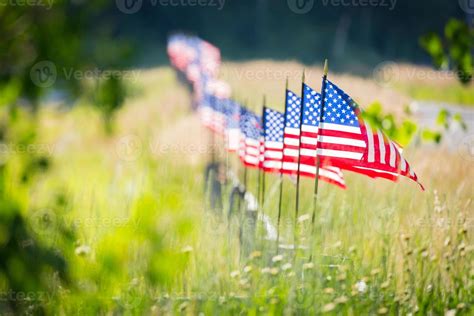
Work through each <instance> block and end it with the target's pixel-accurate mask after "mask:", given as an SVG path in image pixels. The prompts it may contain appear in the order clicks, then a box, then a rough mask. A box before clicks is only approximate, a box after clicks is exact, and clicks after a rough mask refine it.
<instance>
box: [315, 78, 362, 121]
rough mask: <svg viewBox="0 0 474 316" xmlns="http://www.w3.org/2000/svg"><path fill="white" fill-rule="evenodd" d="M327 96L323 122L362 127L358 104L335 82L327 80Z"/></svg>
mask: <svg viewBox="0 0 474 316" xmlns="http://www.w3.org/2000/svg"><path fill="white" fill-rule="evenodd" d="M325 86H326V88H325V92H326V97H325V99H324V105H325V106H324V113H323V117H322V122H324V123H332V124H339V125H345V126H353V127H360V126H359V120H358V119H357V114H356V113H355V109H356V107H357V104H356V103H355V102H354V101H353V100H352V99H351V97H350V96H348V95H347V94H346V93H345V92H344V91H342V90H341V89H340V88H339V87H337V86H336V85H335V84H334V83H332V82H330V81H329V80H326V84H325Z"/></svg>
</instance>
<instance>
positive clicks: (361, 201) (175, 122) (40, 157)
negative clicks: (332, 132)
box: [0, 0, 474, 315]
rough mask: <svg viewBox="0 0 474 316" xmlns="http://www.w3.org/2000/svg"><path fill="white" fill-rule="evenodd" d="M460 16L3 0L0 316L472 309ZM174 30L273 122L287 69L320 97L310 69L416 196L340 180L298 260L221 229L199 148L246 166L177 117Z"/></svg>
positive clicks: (233, 228)
mask: <svg viewBox="0 0 474 316" xmlns="http://www.w3.org/2000/svg"><path fill="white" fill-rule="evenodd" d="M473 14H474V4H473V2H472V1H470V0H459V1H458V0H455V1H446V0H431V1H428V0H420V1H409V0H397V1H395V0H393V1H392V2H391V1H388V0H380V1H374V0H373V1H370V0H367V1H365V0H351V1H338V0H327V1H326V0H319V1H316V0H315V1H311V0H306V1H304V0H299V1H298V0H287V1H284V0H282V1H273V0H272V1H271V0H256V1H248V0H239V1H236V0H233V1H230V0H228V1H221V2H219V1H218V0H161V1H160V0H116V1H105V0H99V1H84V0H72V1H66V0H57V1H56V0H29V1H24V0H0V34H1V38H0V315H3V314H7V315H13V314H52V315H54V314H67V315H69V314H71V315H74V314H78V315H88V314H117V315H122V314H127V315H139V314H140V315H141V314H156V315H163V314H169V315H173V314H177V313H186V314H198V313H201V312H202V313H204V314H237V313H239V314H254V315H256V314H259V313H261V314H295V313H300V314H310V315H314V314H320V313H332V314H341V313H342V314H354V315H357V314H359V315H364V314H372V315H374V314H380V315H384V314H392V315H399V314H415V313H419V314H433V315H442V314H445V315H458V314H461V315H462V314H464V315H470V314H472V306H473V304H474V301H473V297H474V295H473V293H474V261H473V257H474V246H473V234H474V232H473V229H474V218H473V214H474V212H473V201H472V197H473V196H474V182H473V179H474V168H473V162H474V136H473V130H474V114H473V113H474V107H473V106H474V86H473V82H472V74H473V68H472V66H473V45H474V40H473V38H474V30H473V23H474V19H473ZM176 32H182V33H185V34H189V35H196V36H199V37H201V38H203V39H205V40H207V41H209V42H211V43H212V44H214V45H215V46H217V47H218V48H219V49H220V50H221V55H222V60H223V62H222V65H221V67H220V73H219V79H222V80H225V81H226V82H228V83H229V84H230V86H231V88H232V91H233V97H234V98H236V99H237V100H238V101H239V102H241V103H245V104H246V105H247V106H248V107H249V108H252V109H254V110H255V111H260V110H261V106H262V99H263V96H264V95H265V96H266V100H267V103H268V105H269V106H271V107H272V108H274V109H279V110H283V107H284V102H283V96H284V87H285V80H286V79H288V80H289V87H290V88H291V89H293V90H294V91H299V89H300V88H301V75H302V72H303V69H305V71H306V81H307V83H308V84H309V85H311V86H312V87H314V88H315V89H318V88H319V87H320V84H321V82H320V80H321V79H320V78H321V75H322V64H323V61H324V59H325V58H328V59H329V65H330V78H331V80H332V81H334V82H336V83H338V85H340V86H341V87H342V88H343V89H344V90H345V91H346V92H347V93H349V94H350V95H351V96H352V97H353V98H354V99H355V100H357V101H358V103H359V104H360V105H361V107H362V108H363V109H364V110H365V112H366V114H367V115H368V116H367V118H368V119H370V120H371V122H373V123H374V124H375V125H377V126H378V127H379V128H381V129H383V130H384V132H385V133H386V134H387V135H389V136H390V137H391V138H393V139H395V140H397V141H398V142H400V143H401V144H402V145H404V146H405V150H404V156H405V157H406V158H407V159H408V161H409V162H410V163H411V165H412V166H413V167H414V169H415V170H416V171H417V174H418V175H419V177H420V180H421V182H422V183H423V184H424V185H425V187H426V191H425V192H421V191H420V190H419V188H418V187H417V186H416V184H413V183H410V182H409V181H400V183H390V182H387V181H383V180H376V181H375V180H371V179H365V178H363V177H361V176H358V175H353V174H352V175H351V174H349V173H347V174H346V181H347V184H348V187H349V189H348V190H346V191H342V190H339V189H337V188H332V187H329V186H327V185H326V186H325V185H321V188H320V204H319V205H320V206H319V208H318V210H319V212H318V217H317V220H316V226H315V231H316V232H317V234H315V237H314V245H315V248H314V253H315V254H316V255H315V258H314V262H313V263H312V264H308V262H307V258H306V257H305V254H301V256H300V257H299V259H298V260H296V261H294V260H293V258H294V256H293V254H292V252H291V250H290V251H282V252H281V253H279V255H278V256H277V255H276V253H275V251H274V247H273V243H272V242H269V241H267V240H265V229H264V228H263V227H262V226H261V225H257V228H255V227H254V226H252V225H249V224H248V222H247V221H245V220H244V221H242V218H239V217H228V216H227V215H228V214H227V213H226V209H227V207H228V205H227V202H226V201H227V198H228V194H229V193H230V190H231V188H232V187H231V185H232V183H231V181H230V179H226V177H225V176H224V177H223V178H224V179H221V180H222V185H223V191H222V194H223V198H224V201H225V203H224V206H225V207H224V210H221V212H216V211H213V210H210V208H209V205H208V200H207V199H206V197H205V195H204V193H203V188H204V184H205V182H206V178H205V176H204V170H205V168H206V166H207V164H208V162H209V159H210V156H211V154H214V155H216V157H217V158H218V159H219V160H220V161H222V162H224V161H225V162H226V163H227V164H228V166H229V167H231V169H232V171H233V174H234V176H235V177H236V178H239V179H242V173H243V169H242V167H241V166H240V165H239V163H238V161H237V159H236V157H234V156H232V155H229V154H227V153H226V152H225V151H223V150H222V148H223V144H222V143H221V142H220V141H217V144H213V143H212V142H210V141H209V139H210V137H209V133H208V131H207V130H205V129H204V128H203V127H202V126H201V124H200V122H199V119H198V116H197V115H196V113H194V112H193V111H192V110H191V107H190V104H191V98H192V96H191V94H190V91H189V90H188V88H187V87H186V86H185V85H183V84H182V83H180V82H179V81H178V80H177V79H178V78H177V76H176V73H175V71H174V69H172V68H171V67H170V65H169V61H168V56H167V54H166V44H167V38H168V36H169V35H170V34H173V33H176ZM248 177H249V187H248V189H249V191H251V192H253V193H254V194H256V190H257V186H256V179H257V177H258V175H257V172H256V171H249V174H248ZM267 181H268V186H267V190H268V191H267V203H266V204H265V205H264V207H263V211H264V212H265V214H266V215H267V216H268V218H269V221H270V224H272V225H275V222H276V216H277V215H276V214H277V209H278V205H277V201H278V198H277V197H278V184H279V178H278V176H272V175H269V176H268V179H267ZM284 185H285V191H284V198H283V215H282V216H283V217H282V228H281V229H282V240H283V241H285V242H286V243H290V242H291V240H292V236H293V229H294V227H295V223H294V222H295V219H294V214H293V209H294V203H295V201H294V195H295V187H294V183H293V182H292V180H291V179H286V178H285V179H284ZM312 190H313V181H312V180H303V181H302V190H301V191H302V192H301V214H302V216H303V217H302V218H299V219H298V225H301V227H300V229H301V232H302V238H301V241H302V242H303V243H305V242H309V240H308V236H310V235H309V231H308V227H309V226H308V221H307V218H308V216H307V215H308V214H309V213H310V211H311V209H312V192H313V191H312ZM253 234H255V235H253ZM239 236H240V238H239ZM242 236H244V237H245V238H242ZM252 236H257V237H260V236H261V238H252ZM305 238H306V240H305Z"/></svg>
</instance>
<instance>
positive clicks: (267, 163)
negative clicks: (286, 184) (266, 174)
mask: <svg viewBox="0 0 474 316" xmlns="http://www.w3.org/2000/svg"><path fill="white" fill-rule="evenodd" d="M263 165H264V167H266V168H275V169H280V168H281V161H272V160H269V161H265V162H264V163H263Z"/></svg>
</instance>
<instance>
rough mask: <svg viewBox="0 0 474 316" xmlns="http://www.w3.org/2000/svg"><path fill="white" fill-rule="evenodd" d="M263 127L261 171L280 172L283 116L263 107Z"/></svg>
mask: <svg viewBox="0 0 474 316" xmlns="http://www.w3.org/2000/svg"><path fill="white" fill-rule="evenodd" d="M263 126H264V132H263V136H264V144H263V145H264V146H263V147H264V150H263V155H262V156H263V170H265V171H266V172H280V171H281V164H282V159H283V127H284V126H285V116H284V114H283V113H281V112H278V111H275V110H272V109H269V108H267V107H265V108H264V111H263Z"/></svg>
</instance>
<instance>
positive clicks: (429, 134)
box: [421, 129, 442, 144]
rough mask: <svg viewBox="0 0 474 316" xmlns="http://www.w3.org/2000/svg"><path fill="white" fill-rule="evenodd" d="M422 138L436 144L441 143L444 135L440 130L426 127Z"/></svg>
mask: <svg viewBox="0 0 474 316" xmlns="http://www.w3.org/2000/svg"><path fill="white" fill-rule="evenodd" d="M421 138H422V139H423V141H425V142H434V143H436V144H439V143H440V142H441V139H442V135H441V133H440V132H436V131H432V130H430V129H424V130H423V131H422V132H421Z"/></svg>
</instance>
